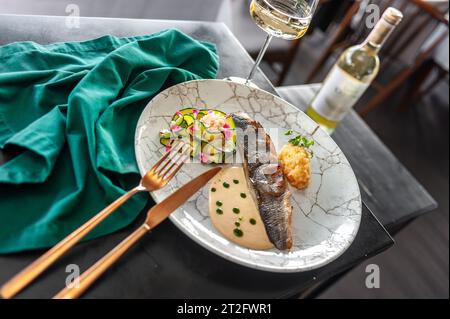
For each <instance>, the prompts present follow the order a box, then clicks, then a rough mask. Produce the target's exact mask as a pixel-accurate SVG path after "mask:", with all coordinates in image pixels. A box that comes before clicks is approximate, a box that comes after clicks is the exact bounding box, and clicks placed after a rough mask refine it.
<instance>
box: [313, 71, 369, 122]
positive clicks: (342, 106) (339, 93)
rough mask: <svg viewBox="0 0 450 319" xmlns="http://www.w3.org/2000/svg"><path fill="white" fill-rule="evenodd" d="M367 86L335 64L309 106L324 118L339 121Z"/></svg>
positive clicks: (367, 84)
mask: <svg viewBox="0 0 450 319" xmlns="http://www.w3.org/2000/svg"><path fill="white" fill-rule="evenodd" d="M369 86H370V84H369V83H363V82H361V81H358V80H357V79H355V78H353V77H352V76H350V75H349V74H347V73H346V72H345V71H343V70H342V69H341V68H340V67H338V66H337V65H335V66H334V68H333V69H332V70H331V72H330V74H329V75H328V77H327V78H326V80H325V82H324V84H323V86H322V88H321V89H320V91H319V93H318V94H317V96H316V97H315V98H314V100H313V101H312V103H311V107H312V108H313V109H314V110H315V111H316V112H317V113H319V114H320V115H321V116H323V117H324V118H326V119H328V120H330V121H335V122H340V121H341V120H342V119H343V118H344V117H345V114H346V113H347V112H348V111H349V110H350V109H351V108H352V107H353V106H354V105H355V104H356V102H358V100H359V99H360V97H361V96H362V95H363V94H364V92H365V91H366V90H367V88H368V87H369Z"/></svg>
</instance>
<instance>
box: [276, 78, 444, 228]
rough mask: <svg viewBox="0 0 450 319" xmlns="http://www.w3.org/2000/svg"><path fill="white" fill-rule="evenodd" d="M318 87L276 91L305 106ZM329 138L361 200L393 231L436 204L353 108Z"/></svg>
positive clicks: (428, 210)
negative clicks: (350, 171)
mask: <svg viewBox="0 0 450 319" xmlns="http://www.w3.org/2000/svg"><path fill="white" fill-rule="evenodd" d="M319 88H320V84H316V85H299V86H286V87H280V88H277V91H278V93H279V94H280V95H281V97H283V98H284V99H286V100H287V101H289V102H290V103H292V104H293V105H295V106H296V107H298V108H299V109H301V110H305V109H306V108H307V106H308V103H309V101H311V99H312V98H313V97H314V96H315V94H316V93H317V91H318V90H319ZM333 139H334V140H335V141H336V143H337V144H338V145H339V147H340V148H341V149H342V151H343V152H344V154H345V156H346V157H347V159H348V160H349V162H350V164H351V165H352V168H353V170H354V171H355V174H356V177H357V179H358V182H359V186H360V190H361V196H362V199H363V201H364V203H365V204H366V205H367V207H368V208H370V210H371V211H372V212H373V213H374V214H375V216H377V217H378V219H379V220H380V221H381V223H382V224H383V225H384V226H385V227H386V228H387V229H388V230H389V231H397V230H398V229H399V228H401V227H402V226H403V225H405V224H406V223H407V222H409V221H411V220H412V219H413V218H416V217H418V216H420V215H422V214H425V213H428V212H430V211H432V210H433V209H435V208H436V207H437V203H436V201H435V200H434V199H433V198H432V197H431V195H430V194H429V193H428V192H427V191H426V190H425V189H424V188H423V186H422V185H421V184H420V183H419V182H418V181H417V180H416V179H415V178H414V176H412V175H411V173H410V172H409V171H408V170H407V169H406V168H405V167H404V166H403V165H402V163H400V161H399V160H398V159H397V158H396V157H395V156H394V155H393V154H392V152H391V151H390V150H389V149H388V148H387V147H386V146H385V145H384V144H383V142H382V141H380V139H379V138H378V137H377V136H376V135H375V134H374V133H373V131H372V130H371V129H370V128H369V127H368V126H367V124H366V123H365V122H364V121H363V120H362V119H361V118H360V117H359V115H358V114H357V113H356V112H354V111H351V112H350V113H349V114H348V115H347V117H346V118H345V119H344V121H343V122H342V123H341V125H340V126H339V127H338V128H337V129H336V131H335V132H334V134H333Z"/></svg>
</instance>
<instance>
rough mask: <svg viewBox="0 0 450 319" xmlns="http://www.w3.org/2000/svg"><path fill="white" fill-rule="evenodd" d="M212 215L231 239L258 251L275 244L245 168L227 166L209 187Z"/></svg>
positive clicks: (213, 219)
mask: <svg viewBox="0 0 450 319" xmlns="http://www.w3.org/2000/svg"><path fill="white" fill-rule="evenodd" d="M209 215H210V217H211V222H212V224H213V225H214V227H215V228H216V229H217V230H218V231H219V232H220V233H221V234H222V235H223V236H224V237H225V238H227V239H228V240H230V241H232V242H234V243H236V244H238V245H240V246H243V247H246V248H250V249H255V250H266V249H270V248H272V247H273V244H272V243H271V242H270V241H269V238H268V237H267V233H266V229H265V228H264V224H263V222H262V220H261V217H260V215H259V211H258V208H257V205H256V203H255V200H254V198H253V196H252V195H251V193H250V190H249V188H248V184H247V180H246V178H245V173H244V170H243V168H242V167H226V168H224V169H223V170H222V171H221V172H219V174H217V175H216V176H215V177H214V179H213V180H212V183H211V186H210V189H209Z"/></svg>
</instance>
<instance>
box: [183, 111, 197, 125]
mask: <svg viewBox="0 0 450 319" xmlns="http://www.w3.org/2000/svg"><path fill="white" fill-rule="evenodd" d="M194 121H195V119H194V116H192V115H189V114H186V115H183V122H184V123H186V126H183V127H189V126H191V125H192V123H194Z"/></svg>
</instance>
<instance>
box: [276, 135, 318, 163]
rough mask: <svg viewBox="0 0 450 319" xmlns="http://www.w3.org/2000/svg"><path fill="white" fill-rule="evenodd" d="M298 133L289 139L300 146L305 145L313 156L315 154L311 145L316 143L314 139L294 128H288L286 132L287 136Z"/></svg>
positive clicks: (291, 142)
mask: <svg viewBox="0 0 450 319" xmlns="http://www.w3.org/2000/svg"><path fill="white" fill-rule="evenodd" d="M294 133H295V134H297V136H295V137H293V138H291V139H290V140H289V143H290V144H292V145H294V146H300V147H304V148H305V149H306V150H307V151H308V152H309V154H310V155H311V157H312V156H313V155H314V153H313V151H312V150H311V146H313V145H314V143H315V142H314V140H313V139H308V138H306V137H305V136H303V135H301V134H300V133H299V132H296V131H294V130H288V131H287V132H286V133H284V134H285V135H286V136H290V135H292V134H294Z"/></svg>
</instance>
